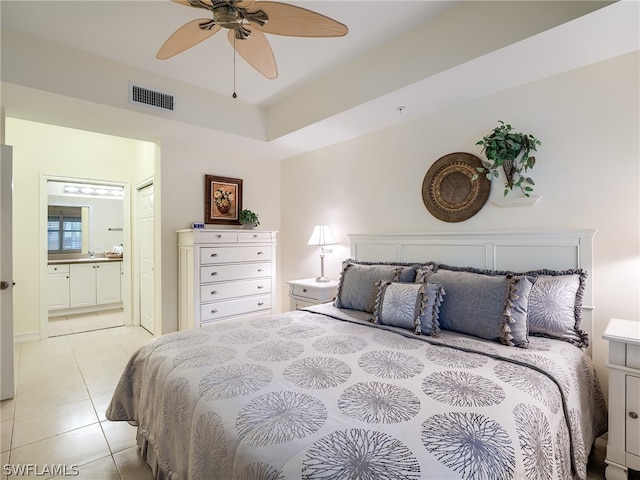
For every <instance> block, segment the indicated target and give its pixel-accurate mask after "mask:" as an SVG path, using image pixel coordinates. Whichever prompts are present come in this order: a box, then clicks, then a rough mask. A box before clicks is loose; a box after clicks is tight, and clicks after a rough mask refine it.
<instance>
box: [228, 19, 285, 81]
mask: <svg viewBox="0 0 640 480" xmlns="http://www.w3.org/2000/svg"><path fill="white" fill-rule="evenodd" d="M245 28H247V27H245ZM247 30H250V31H251V35H250V36H249V37H247V38H245V39H242V40H240V39H237V38H235V30H229V34H228V35H227V38H228V39H229V43H231V45H232V46H233V47H234V48H235V49H236V52H238V54H239V55H240V56H241V57H242V58H244V59H245V60H246V62H247V63H248V64H249V65H251V66H252V67H253V68H255V69H256V70H258V71H259V72H260V73H261V74H262V75H264V76H265V77H267V78H269V79H274V78H276V77H277V76H278V67H277V66H276V59H275V58H274V56H273V50H271V45H269V40H267V37H266V36H265V34H264V33H262V32H261V31H260V30H257V29H250V28H247Z"/></svg>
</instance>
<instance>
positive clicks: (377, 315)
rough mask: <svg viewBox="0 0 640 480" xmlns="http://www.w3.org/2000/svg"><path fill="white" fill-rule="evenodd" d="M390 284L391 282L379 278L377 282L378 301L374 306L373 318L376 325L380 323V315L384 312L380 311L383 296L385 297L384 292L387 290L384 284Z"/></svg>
mask: <svg viewBox="0 0 640 480" xmlns="http://www.w3.org/2000/svg"><path fill="white" fill-rule="evenodd" d="M389 284H391V282H389V281H385V280H378V281H377V282H376V287H378V293H377V294H376V302H375V304H374V307H373V318H372V319H371V321H372V322H373V323H375V324H376V325H379V324H380V320H379V319H380V315H381V314H382V312H381V311H380V305H382V297H384V292H385V291H386V288H382V286H383V285H385V286H387V285H389Z"/></svg>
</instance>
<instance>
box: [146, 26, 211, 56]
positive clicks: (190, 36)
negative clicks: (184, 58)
mask: <svg viewBox="0 0 640 480" xmlns="http://www.w3.org/2000/svg"><path fill="white" fill-rule="evenodd" d="M210 22H211V20H210V19H208V18H199V19H197V20H191V21H190V22H189V23H185V24H184V25H183V26H181V27H180V28H179V29H178V30H176V31H175V32H173V33H172V34H171V36H170V37H169V38H167V41H166V42H164V43H163V44H162V46H161V47H160V50H158V53H157V54H156V58H157V59H159V60H166V59H167V58H170V57H173V56H174V55H177V54H178V53H181V52H184V51H185V50H187V49H188V48H191V47H193V46H194V45H197V44H198V43H200V42H202V41H203V40H206V39H207V38H209V37H210V36H211V35H213V34H214V33H216V32H217V31H218V30H220V29H221V28H222V27H220V26H219V25H214V26H213V27H212V28H211V29H209V30H203V29H201V28H200V24H201V23H210Z"/></svg>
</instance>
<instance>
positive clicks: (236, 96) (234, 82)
mask: <svg viewBox="0 0 640 480" xmlns="http://www.w3.org/2000/svg"><path fill="white" fill-rule="evenodd" d="M231 96H232V97H233V98H238V94H237V93H236V36H235V35H234V36H233V95H231Z"/></svg>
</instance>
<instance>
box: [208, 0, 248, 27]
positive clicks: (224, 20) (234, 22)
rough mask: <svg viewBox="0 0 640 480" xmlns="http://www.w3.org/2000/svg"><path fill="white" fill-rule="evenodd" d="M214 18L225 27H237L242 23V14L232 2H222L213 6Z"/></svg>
mask: <svg viewBox="0 0 640 480" xmlns="http://www.w3.org/2000/svg"><path fill="white" fill-rule="evenodd" d="M213 20H214V21H215V22H216V24H217V25H220V26H221V27H224V28H237V27H238V25H242V14H241V13H240V11H239V10H238V9H237V8H236V7H234V6H233V5H231V4H227V3H222V4H219V5H215V6H214V7H213Z"/></svg>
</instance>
